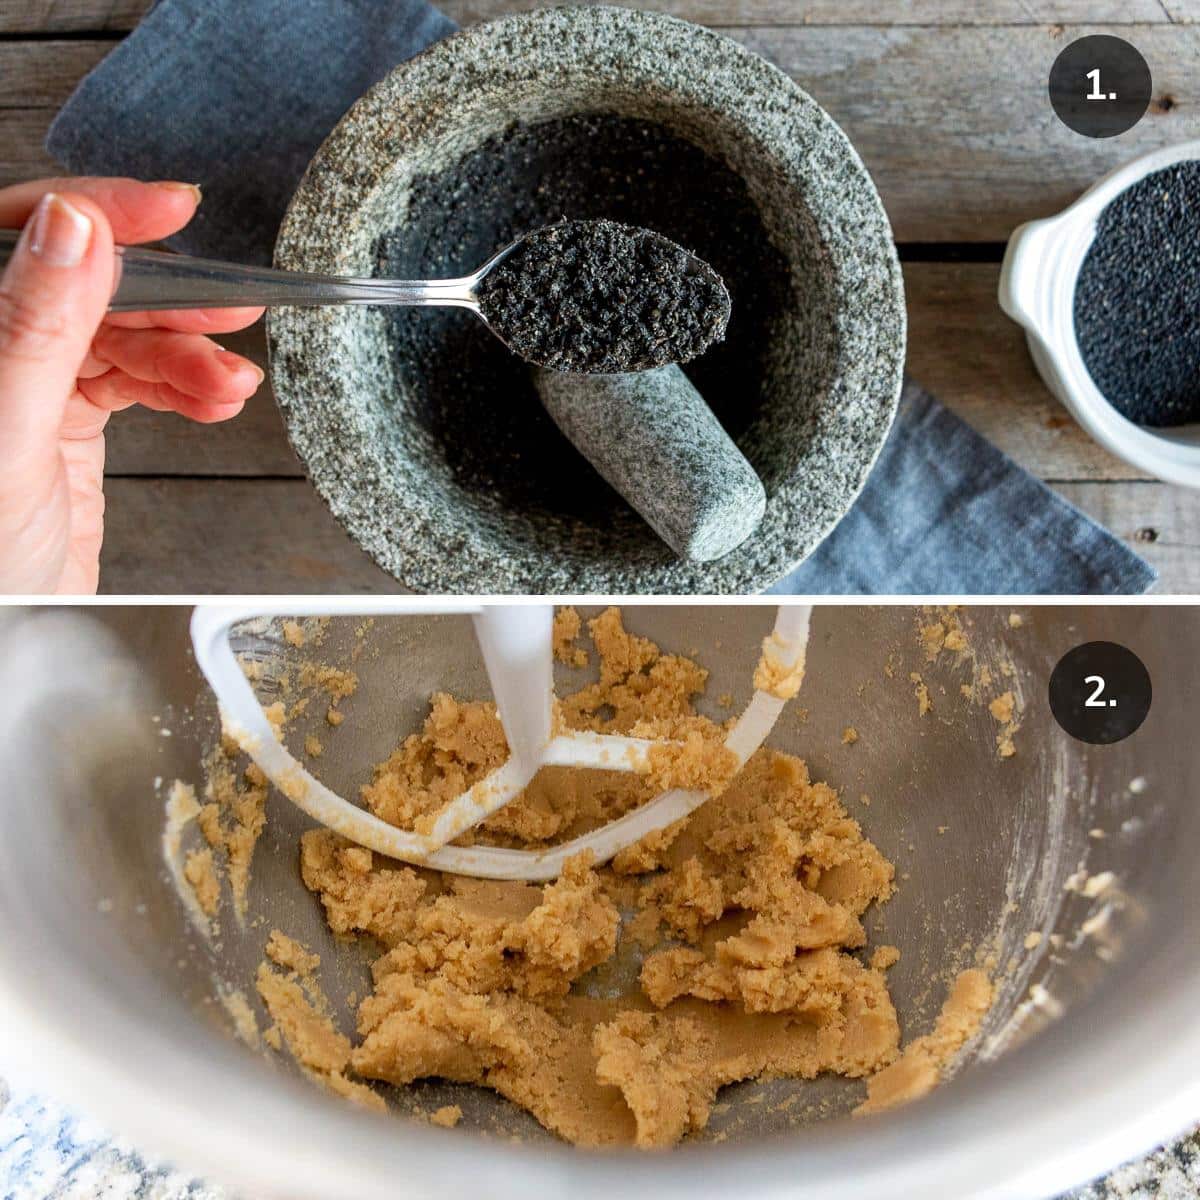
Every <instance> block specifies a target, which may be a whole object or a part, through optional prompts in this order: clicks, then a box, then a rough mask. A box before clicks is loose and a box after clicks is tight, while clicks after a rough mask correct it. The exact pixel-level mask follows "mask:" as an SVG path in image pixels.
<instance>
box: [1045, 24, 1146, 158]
mask: <svg viewBox="0 0 1200 1200" xmlns="http://www.w3.org/2000/svg"><path fill="white" fill-rule="evenodd" d="M1153 87H1154V84H1153V82H1152V80H1151V78H1150V68H1149V66H1148V65H1147V64H1146V60H1145V59H1144V58H1143V57H1142V56H1141V53H1140V52H1139V51H1138V49H1137V47H1136V46H1131V45H1130V44H1129V43H1128V42H1127V41H1125V40H1124V39H1122V38H1119V37H1112V36H1111V35H1109V34H1094V35H1092V36H1091V37H1083V38H1079V39H1078V40H1077V41H1074V42H1072V43H1071V44H1070V45H1069V46H1067V47H1066V49H1065V50H1063V51H1062V52H1061V53H1060V54H1059V56H1058V57H1057V58H1056V59H1055V60H1054V66H1052V67H1051V68H1050V103H1051V105H1052V106H1053V107H1054V111H1055V112H1056V113H1057V114H1058V119H1059V120H1060V121H1062V123H1063V124H1064V125H1067V126H1069V127H1070V128H1071V129H1073V130H1074V131H1075V132H1076V133H1082V134H1083V135H1084V136H1085V137H1093V138H1106V137H1115V136H1116V135H1117V134H1118V133H1124V132H1125V131H1126V130H1127V129H1132V128H1133V127H1134V126H1135V125H1136V124H1137V123H1138V122H1139V121H1140V120H1141V119H1142V116H1143V114H1144V113H1145V111H1146V108H1147V107H1148V105H1149V104H1150V95H1151V93H1152V91H1153Z"/></svg>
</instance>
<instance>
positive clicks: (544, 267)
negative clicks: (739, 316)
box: [478, 221, 729, 374]
mask: <svg viewBox="0 0 1200 1200" xmlns="http://www.w3.org/2000/svg"><path fill="white" fill-rule="evenodd" d="M478 294H479V302H480V308H481V310H482V312H483V315H484V316H485V317H486V318H487V320H488V323H489V324H490V325H491V327H492V329H493V331H494V332H495V333H497V334H498V335H499V336H500V338H501V339H502V340H503V341H504V342H505V343H506V344H507V345H508V346H509V348H510V349H511V350H513V351H514V352H515V353H517V354H518V355H520V356H521V357H522V358H524V359H527V360H529V361H530V362H535V363H538V364H540V365H542V366H544V367H549V368H550V369H552V370H555V371H573V372H588V373H593V372H602V373H610V374H611V373H616V372H625V371H644V370H649V369H650V368H652V367H661V366H665V365H667V364H668V363H672V362H688V361H690V360H691V359H693V358H696V357H698V356H699V355H700V354H702V353H703V352H704V351H705V350H707V349H708V347H709V346H710V345H711V344H712V343H713V342H715V341H719V340H720V339H721V337H722V336H723V335H724V333H725V327H726V325H727V324H728V322H729V293H728V291H726V289H725V285H724V283H722V281H721V277H720V276H719V275H718V274H717V273H716V272H715V271H714V270H713V269H712V268H711V267H709V266H708V264H707V263H704V262H702V261H701V260H699V259H697V258H695V257H694V256H693V255H691V254H689V253H688V252H687V251H686V250H684V249H683V247H682V246H679V245H677V244H676V243H675V242H672V241H671V240H670V239H669V238H665V237H663V236H662V235H661V234H657V233H653V232H652V231H650V230H648V229H638V228H635V227H633V226H629V225H621V224H618V223H617V222H615V221H563V222H562V223H560V224H558V225H552V226H549V227H547V228H544V229H538V230H535V231H534V232H532V233H530V234H527V235H526V236H525V237H523V238H522V239H521V240H520V241H519V242H517V244H516V246H515V247H514V248H513V249H512V250H511V251H510V252H509V253H508V254H507V255H506V256H505V257H504V258H503V259H502V260H501V261H500V262H499V263H498V264H497V265H496V266H495V267H494V268H493V269H492V270H491V271H489V272H488V274H487V275H485V276H484V278H483V280H482V282H481V283H480V285H479V289H478Z"/></svg>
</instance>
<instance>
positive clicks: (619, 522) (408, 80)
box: [268, 7, 905, 594]
mask: <svg viewBox="0 0 1200 1200" xmlns="http://www.w3.org/2000/svg"><path fill="white" fill-rule="evenodd" d="M599 113H603V114H613V115H616V116H620V117H628V118H638V119H642V120H649V121H653V122H656V123H658V124H660V125H662V126H664V127H666V128H667V129H668V130H670V132H671V133H673V134H675V135H677V136H678V137H681V138H683V139H685V140H686V141H687V142H690V143H692V144H693V145H696V146H699V147H700V148H702V149H703V150H704V151H705V152H707V153H708V154H709V155H710V156H711V157H713V158H715V159H717V160H718V161H720V162H722V163H724V164H725V165H726V166H727V167H728V168H729V169H730V170H732V171H733V172H734V173H735V174H736V175H738V176H740V177H741V179H742V180H743V181H744V183H745V187H746V190H747V192H748V194H749V196H750V198H751V200H752V201H753V202H754V204H755V206H756V207H757V209H758V211H759V217H760V220H761V223H762V226H763V229H764V231H765V234H766V236H767V238H769V241H770V243H771V245H772V246H773V247H774V249H775V250H776V251H778V253H779V254H781V255H782V257H783V260H784V261H785V263H786V270H787V273H788V276H789V279H788V284H789V287H788V292H789V295H790V299H789V301H788V303H786V304H785V305H783V306H782V311H780V312H778V313H774V314H772V315H771V327H770V333H769V340H768V344H767V347H766V350H765V354H764V361H765V363H766V366H765V369H764V370H763V371H762V372H761V375H760V376H759V379H760V381H761V384H760V385H759V384H755V385H754V386H751V387H748V388H747V393H748V394H746V395H745V396H744V397H741V398H739V399H742V400H743V407H742V412H741V416H740V419H739V420H738V421H737V422H736V427H733V426H731V432H732V433H733V436H734V437H735V439H736V440H737V442H738V444H739V446H740V447H741V449H742V451H743V453H745V455H746V456H747V458H748V459H749V460H750V462H751V463H752V464H753V465H754V467H755V469H756V470H757V472H758V473H759V475H760V477H761V478H762V480H763V483H764V485H765V487H766V491H767V495H768V504H767V510H766V515H765V516H764V518H763V521H762V523H761V525H760V527H759V529H758V530H757V532H756V533H755V534H754V535H753V536H752V537H751V538H749V539H748V540H747V541H746V542H745V543H743V544H742V545H741V546H740V547H738V548H737V549H736V550H734V551H733V552H732V553H730V554H728V555H726V556H725V557H724V558H722V559H720V560H718V561H716V562H711V563H704V564H695V563H688V562H683V561H681V560H678V559H676V558H675V557H674V556H673V555H672V553H671V552H670V551H669V550H668V549H667V547H666V546H664V545H663V544H662V543H661V542H660V541H659V540H658V538H657V537H656V536H655V534H654V533H653V532H652V530H651V529H650V528H649V526H647V525H645V524H644V523H643V522H642V520H641V518H639V517H638V516H637V515H636V514H635V513H634V512H633V511H632V510H631V509H629V508H628V506H626V505H625V504H624V502H623V501H621V500H620V499H619V498H618V497H617V496H616V494H615V493H612V492H609V491H607V490H606V488H607V485H605V484H603V482H602V481H601V480H600V479H599V476H597V475H595V474H594V473H593V472H592V471H591V468H590V467H589V466H588V464H586V462H585V461H584V460H583V459H582V457H580V456H579V455H578V454H577V452H576V451H575V450H574V448H573V447H571V446H570V445H569V443H567V442H566V441H565V439H561V435H557V432H556V431H554V430H553V426H552V425H550V424H549V421H548V418H546V417H545V414H544V413H542V412H541V410H540V409H537V411H536V413H535V412H533V411H532V410H533V409H534V408H536V404H535V403H534V404H530V405H528V406H526V407H525V408H521V407H520V406H517V405H513V406H512V420H513V421H514V422H518V421H528V422H531V425H530V428H531V429H532V428H534V423H536V422H541V425H540V427H539V428H541V429H542V430H543V433H542V439H543V440H539V441H532V440H531V441H530V443H529V449H528V452H527V453H524V454H519V455H511V456H507V457H503V456H501V455H499V454H498V455H497V456H496V462H495V463H494V464H492V465H491V468H489V470H487V471H481V472H479V473H477V474H474V475H473V474H472V473H471V472H468V471H463V470H461V469H458V470H456V467H455V463H454V461H453V457H454V456H453V441H454V434H453V428H454V424H455V422H456V421H457V422H458V423H459V425H460V427H461V426H463V425H464V424H466V425H470V424H471V423H472V422H473V421H475V420H477V419H483V416H484V414H480V413H478V412H477V411H476V412H472V411H464V412H461V413H457V414H451V415H450V417H449V418H447V415H446V413H445V411H444V408H445V405H444V404H435V405H431V404H430V403H429V402H428V401H427V400H426V399H425V398H423V397H422V395H421V394H420V388H419V387H414V385H413V380H412V379H411V378H410V379H406V378H405V377H404V375H403V373H402V372H399V371H398V370H397V368H396V365H395V358H394V355H393V351H392V347H391V346H390V345H389V337H390V334H389V329H390V328H391V326H390V325H389V321H390V320H393V319H394V314H393V313H391V312H390V311H389V310H385V309H379V308H355V307H344V308H331V309H288V308H280V309H276V310H274V311H273V312H272V313H271V314H270V318H269V321H268V335H269V343H270V351H271V370H272V378H273V383H274V387H275V394H276V396H277V397H278V400H279V405H280V408H281V410H282V412H283V416H284V421H285V423H286V426H287V430H288V435H289V437H290V438H291V441H292V445H293V446H294V447H295V449H296V451H297V453H298V454H299V456H300V458H301V460H302V461H303V463H304V464H305V467H306V468H307V470H308V472H309V474H310V476H311V478H312V480H313V483H314V485H315V486H316V488H317V490H318V492H319V493H320V494H321V495H322V496H323V497H324V499H325V501H326V502H327V503H328V505H329V507H330V508H331V509H332V511H333V513H334V515H335V516H336V517H337V518H338V520H339V521H341V523H342V524H343V525H344V526H345V528H346V529H347V530H348V531H349V533H350V534H351V536H352V537H353V538H354V539H355V541H357V542H358V543H359V545H361V546H362V547H363V548H364V549H365V550H366V551H367V552H368V553H369V554H370V555H371V556H372V557H373V558H374V559H375V560H376V561H377V562H378V563H379V564H380V565H381V566H382V567H383V568H384V569H385V570H387V571H389V572H390V573H391V574H392V575H394V576H395V577H396V578H397V579H398V580H399V581H400V582H401V583H402V584H404V585H405V586H407V587H409V588H412V589H414V590H419V591H427V592H460V593H506V592H530V593H609V594H621V593H628V594H633V593H686V592H703V593H736V592H753V591H758V590H761V589H762V588H765V587H768V586H770V585H771V584H772V583H774V582H775V581H776V580H778V579H779V578H780V577H781V576H783V575H784V574H786V573H787V572H788V571H789V570H790V569H792V568H793V567H794V566H795V565H797V564H798V563H799V562H800V561H802V560H803V559H804V558H805V557H806V556H807V555H808V554H810V553H811V552H812V551H813V549H814V548H815V547H816V546H817V545H818V544H819V543H820V542H821V540H822V539H823V538H824V537H825V536H826V535H827V534H828V533H829V531H830V530H831V529H832V528H833V526H834V525H835V524H836V523H837V521H838V520H839V519H840V518H841V517H842V516H843V515H844V514H845V512H846V511H847V510H848V509H849V507H850V505H851V504H852V503H853V501H854V499H855V497H856V496H857V495H858V493H859V491H860V490H861V488H862V486H863V484H864V482H865V480H866V477H867V474H868V472H869V471H870V469H871V466H872V464H873V463H874V461H875V458H876V456H877V455H878V452H879V450H880V448H881V446H882V444H883V441H884V438H885V437H886V435H887V432H888V429H889V427H890V425H891V422H892V418H893V416H894V414H895V409H896V403H897V398H898V394H899V388H900V384H901V376H902V370H903V360H904V339H905V309H904V297H903V283H902V278H901V274H900V268H899V264H898V261H897V259H896V255H895V251H894V247H893V243H892V236H891V229H890V226H889V224H888V221H887V217H886V215H885V213H884V210H883V206H882V204H881V202H880V199H879V196H878V194H877V193H876V191H875V188H874V186H873V184H872V182H871V180H870V177H869V176H868V174H867V172H866V169H865V168H864V167H863V164H862V162H861V160H860V159H859V157H858V155H857V154H856V153H855V151H854V149H853V148H852V146H851V145H850V143H849V141H848V140H847V139H846V137H845V135H844V134H843V133H842V131H841V130H840V129H839V128H838V126H837V125H836V124H835V123H834V122H833V121H832V120H831V118H830V117H829V116H828V114H826V113H825V112H824V111H823V110H822V109H821V107H820V106H819V105H818V104H817V103H816V102H815V101H813V100H812V98H811V97H809V96H808V95H806V94H805V93H804V92H803V91H801V90H800V88H798V87H797V86H795V84H793V83H792V82H791V80H790V79H788V78H787V77H786V76H785V75H784V74H783V73H782V72H780V71H779V70H777V69H776V68H775V67H773V66H771V65H770V64H768V63H767V62H765V61H764V60H763V59H761V58H759V57H758V56H756V55H755V54H753V53H751V52H750V51H748V50H746V49H745V48H744V47H742V46H740V45H738V44H737V43H735V42H733V41H731V40H730V39H728V38H725V37H722V36H720V35H718V34H715V33H712V32H710V31H708V30H706V29H702V28H700V27H698V26H695V25H691V24H688V23H686V22H684V21H680V20H676V19H674V18H670V17H665V16H662V15H659V14H655V13H646V12H637V11H633V10H629V9H622V8H610V7H586V8H558V9H545V10H540V11H536V12H532V13H526V14H521V15H517V16H512V17H507V18H504V19H502V20H499V21H495V22H491V23H488V24H485V25H479V26H476V27H473V28H470V29H468V30H466V31H464V32H462V33H459V34H456V35H454V36H452V37H450V38H447V39H445V40H444V41H442V42H440V43H438V44H437V45H435V46H433V47H432V48H430V49H429V50H427V51H425V52H424V53H422V54H420V55H418V56H417V57H415V58H413V59H412V60H410V61H409V62H407V63H405V64H403V65H402V66H400V67H398V68H397V69H396V70H394V71H393V72H392V73H391V74H390V75H388V76H387V77H386V78H385V79H384V80H382V81H381V82H380V83H379V84H377V85H376V86H375V87H374V88H373V89H372V90H371V91H370V92H368V93H367V95H365V96H364V97H363V98H362V99H361V100H359V101H358V102H357V103H356V104H355V105H354V106H353V107H352V108H351V109H350V111H349V112H348V113H347V114H346V115H345V117H343V119H342V120H341V122H340V123H339V124H338V126H337V127H336V129H335V130H334V131H333V133H332V134H331V135H330V137H329V138H328V139H327V141H326V142H325V144H324V145H323V146H322V147H321V149H320V150H319V151H318V153H317V155H316V156H315V158H314V159H313V161H312V163H311V165H310V167H309V169H308V172H307V174H306V175H305V178H304V180H303V181H302V183H301V185H300V187H299V189H298V190H297V192H296V195H295V197H294V198H293V200H292V203H291V206H290V208H289V211H288V214H287V217H286V219H285V221H284V224H283V227H282V229H281V232H280V236H279V240H278V244H277V247H276V263H277V265H279V266H281V267H286V268H291V269H295V270H301V271H317V272H325V273H330V274H346V275H371V274H375V273H376V270H377V254H378V245H379V242H380V239H381V237H384V236H391V237H394V238H399V239H401V240H402V239H403V236H404V229H405V221H406V214H407V212H408V208H409V203H410V198H411V195H412V189H413V186H414V181H417V180H420V179H422V178H428V177H429V176H431V175H436V174H437V173H439V172H441V171H444V170H445V169H446V167H447V166H448V165H449V164H453V163H454V162H455V161H456V160H459V159H461V157H462V156H463V155H465V154H467V153H469V152H471V151H472V150H474V149H476V148H477V147H479V146H480V145H481V143H483V142H484V141H485V140H487V139H488V138H489V137H492V136H494V135H497V134H499V133H501V132H502V131H503V130H504V129H505V128H506V127H508V126H510V125H511V124H512V123H513V122H514V121H521V122H524V123H528V124H534V123H539V122H543V121H547V120H552V119H556V118H561V117H567V116H572V115H576V114H599ZM693 248H694V249H696V250H697V251H698V252H701V253H702V252H703V247H693ZM735 306H736V297H735ZM735 311H736V307H735ZM422 315H423V314H421V313H417V314H416V316H417V317H420V316H422ZM462 315H463V318H464V319H465V320H470V319H473V318H470V317H469V316H468V315H466V314H462ZM749 393H752V394H749ZM531 394H532V389H531ZM496 403H497V404H507V403H508V401H507V400H506V399H504V398H501V397H497V400H496ZM431 409H437V410H438V411H431ZM486 415H487V418H488V419H494V420H499V421H503V420H505V419H506V416H507V414H506V413H504V412H500V413H489V414H486ZM726 423H727V424H729V422H728V421H727V422H726ZM545 427H549V430H550V432H549V434H546V433H545V432H544V430H545ZM448 430H449V431H450V432H449V434H448V433H447V431H448ZM521 432H522V431H521V430H520V429H518V430H517V434H518V435H520V434H521ZM556 437H557V438H559V439H560V442H554V441H553V440H545V439H546V438H549V439H553V438H556ZM562 456H566V458H565V459H563V458H562ZM571 456H574V458H572V457H571ZM552 461H553V462H557V463H558V464H559V465H558V466H557V467H555V468H551V465H550V464H551V463H552ZM564 461H565V462H566V463H568V464H570V465H569V466H568V467H566V468H564V467H563V466H562V465H561V464H562V462H564ZM548 470H557V471H558V473H559V476H560V478H561V477H562V476H563V473H564V471H565V472H566V473H567V474H568V475H570V476H571V478H573V479H576V480H578V484H577V485H575V486H577V488H579V489H584V490H588V489H590V490H591V492H592V493H593V494H592V495H591V496H590V505H584V506H583V507H582V508H580V509H578V510H572V509H571V507H570V506H568V505H564V504H563V503H562V495H563V492H562V491H561V488H560V490H559V493H558V494H557V495H556V494H555V490H554V488H552V487H549V486H547V487H546V488H545V490H544V492H539V481H540V480H541V478H542V476H543V474H544V473H546V472H547V471H548ZM508 476H511V477H512V478H511V479H509V478H507V477H508ZM510 484H511V485H512V487H510V486H509V485H510ZM513 488H516V489H517V491H516V494H517V495H519V497H520V502H514V501H513V495H514V492H513Z"/></svg>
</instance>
